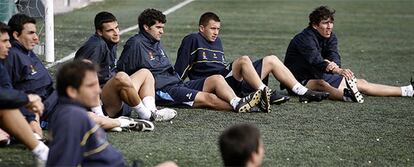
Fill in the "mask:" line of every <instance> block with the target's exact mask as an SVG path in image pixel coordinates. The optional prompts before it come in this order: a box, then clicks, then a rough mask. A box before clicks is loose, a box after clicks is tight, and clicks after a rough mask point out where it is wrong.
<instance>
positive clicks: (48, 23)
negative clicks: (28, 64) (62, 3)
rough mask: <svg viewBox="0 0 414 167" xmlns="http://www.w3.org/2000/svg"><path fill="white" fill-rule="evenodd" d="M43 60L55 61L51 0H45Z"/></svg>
mask: <svg viewBox="0 0 414 167" xmlns="http://www.w3.org/2000/svg"><path fill="white" fill-rule="evenodd" d="M45 1H46V2H45V61H46V62H48V63H52V62H54V61H55V34H54V32H55V31H54V26H53V25H54V18H53V0H45Z"/></svg>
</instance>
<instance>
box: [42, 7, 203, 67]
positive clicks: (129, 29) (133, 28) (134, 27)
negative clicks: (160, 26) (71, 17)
mask: <svg viewBox="0 0 414 167" xmlns="http://www.w3.org/2000/svg"><path fill="white" fill-rule="evenodd" d="M193 1H195V0H185V1H183V2H181V3H179V4H177V5H175V6H173V7H171V8H169V9H167V10H166V11H164V12H162V13H164V14H165V15H168V14H170V13H173V12H175V11H176V10H178V9H180V8H182V7H184V6H185V5H187V4H189V3H191V2H193ZM136 29H138V25H134V26H131V27H128V28H125V29H123V30H121V31H120V32H119V34H120V35H122V34H124V33H127V32H129V31H132V30H136ZM75 53H76V51H75V52H72V53H70V54H69V55H67V56H66V57H64V58H62V59H60V60H57V61H55V62H52V63H50V64H47V65H46V68H51V67H53V66H55V65H57V64H60V63H63V62H66V61H68V60H70V59H73V58H74V57H75Z"/></svg>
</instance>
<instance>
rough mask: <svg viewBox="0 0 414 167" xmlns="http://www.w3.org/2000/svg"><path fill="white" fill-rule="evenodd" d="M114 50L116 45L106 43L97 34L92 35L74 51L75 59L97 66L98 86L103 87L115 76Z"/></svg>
mask: <svg viewBox="0 0 414 167" xmlns="http://www.w3.org/2000/svg"><path fill="white" fill-rule="evenodd" d="M116 48H117V45H116V44H113V43H111V42H106V41H105V40H104V39H103V38H102V37H100V36H99V35H98V34H94V35H92V36H91V37H90V38H89V39H88V41H86V42H85V43H84V44H83V45H82V47H80V48H79V50H78V51H76V54H75V59H88V60H90V61H92V62H93V63H95V64H98V65H99V68H100V70H99V71H98V79H99V85H100V86H101V87H103V86H104V85H105V83H106V82H107V81H108V80H109V79H111V78H112V77H113V76H114V75H115V70H116V64H115V61H116Z"/></svg>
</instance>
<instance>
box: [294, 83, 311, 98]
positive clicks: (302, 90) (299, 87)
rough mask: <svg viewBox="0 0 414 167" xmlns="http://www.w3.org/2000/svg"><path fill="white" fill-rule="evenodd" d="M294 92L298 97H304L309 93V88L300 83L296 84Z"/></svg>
mask: <svg viewBox="0 0 414 167" xmlns="http://www.w3.org/2000/svg"><path fill="white" fill-rule="evenodd" d="M292 91H293V92H295V93H296V94H298V95H304V94H305V93H306V92H307V91H308V88H306V87H304V86H303V85H302V84H300V83H296V84H295V85H294V86H293V88H292Z"/></svg>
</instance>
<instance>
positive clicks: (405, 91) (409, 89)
mask: <svg viewBox="0 0 414 167" xmlns="http://www.w3.org/2000/svg"><path fill="white" fill-rule="evenodd" d="M413 94H414V90H413V86H411V85H408V86H401V96H410V97H413Z"/></svg>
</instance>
